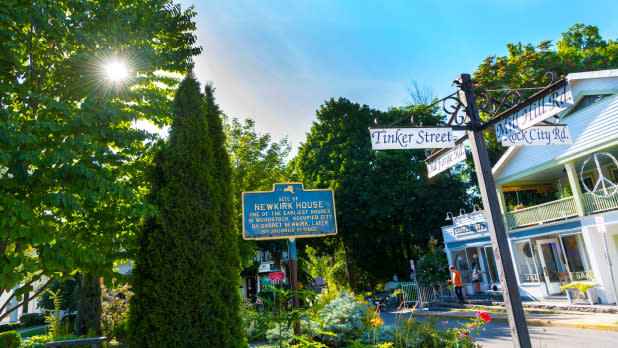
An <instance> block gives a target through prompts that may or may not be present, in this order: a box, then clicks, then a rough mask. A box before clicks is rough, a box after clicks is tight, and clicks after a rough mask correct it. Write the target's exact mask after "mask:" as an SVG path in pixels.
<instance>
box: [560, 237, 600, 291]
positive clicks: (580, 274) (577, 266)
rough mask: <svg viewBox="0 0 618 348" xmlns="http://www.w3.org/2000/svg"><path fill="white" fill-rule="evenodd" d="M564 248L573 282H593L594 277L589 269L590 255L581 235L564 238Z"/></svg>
mask: <svg viewBox="0 0 618 348" xmlns="http://www.w3.org/2000/svg"><path fill="white" fill-rule="evenodd" d="M562 246H563V248H564V253H565V255H566V259H567V262H568V265H569V271H570V273H571V279H573V281H578V280H592V279H593V275H592V272H590V271H589V268H588V255H587V254H586V248H585V247H584V240H583V238H582V235H581V233H577V234H572V235H569V236H563V237H562Z"/></svg>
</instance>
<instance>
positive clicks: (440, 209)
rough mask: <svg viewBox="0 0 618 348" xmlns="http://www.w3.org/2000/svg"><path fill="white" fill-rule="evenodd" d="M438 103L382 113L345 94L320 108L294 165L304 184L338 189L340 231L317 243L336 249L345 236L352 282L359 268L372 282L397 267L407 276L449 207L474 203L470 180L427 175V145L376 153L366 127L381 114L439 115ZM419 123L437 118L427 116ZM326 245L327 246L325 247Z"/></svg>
mask: <svg viewBox="0 0 618 348" xmlns="http://www.w3.org/2000/svg"><path fill="white" fill-rule="evenodd" d="M436 112H437V109H429V108H427V107H426V106H423V105H421V106H410V107H406V108H399V109H391V110H389V111H388V112H386V113H384V112H380V111H377V110H373V109H370V108H369V107H367V106H360V105H359V104H355V103H351V102H350V101H348V100H346V99H339V100H336V101H335V100H333V99H331V100H330V101H327V102H326V103H325V104H324V105H323V106H322V107H321V108H320V110H318V111H317V117H318V122H317V123H314V125H313V127H312V129H311V133H310V134H309V135H308V137H307V142H306V143H305V144H303V145H302V146H301V148H300V149H299V152H298V157H297V158H296V160H295V165H296V168H297V170H298V175H299V176H300V177H301V178H302V180H303V182H305V183H306V184H307V185H311V186H312V187H315V188H325V187H329V188H331V189H333V190H334V192H335V204H336V208H337V209H336V211H337V224H338V232H339V234H338V236H337V238H324V239H330V241H324V242H325V243H326V244H330V247H331V248H330V249H325V246H324V245H323V244H325V243H324V242H321V241H316V242H314V243H313V244H314V245H315V246H316V247H318V248H320V249H321V250H322V251H324V250H328V252H331V253H332V251H333V250H336V249H337V247H338V242H337V240H340V242H341V245H342V247H343V250H344V257H345V260H346V264H347V273H348V277H349V280H350V286H352V288H356V289H357V288H358V286H357V284H355V280H356V279H355V278H356V276H357V273H358V272H357V271H358V270H362V271H365V273H366V274H369V275H370V277H371V278H370V279H369V281H370V282H374V281H385V280H388V279H390V278H391V277H392V276H393V274H395V273H397V274H398V275H399V277H404V276H407V275H408V274H409V261H408V260H410V259H413V258H416V257H417V256H418V252H419V250H420V249H421V248H424V247H425V246H426V244H427V240H428V239H429V237H430V236H431V235H433V236H434V237H436V238H440V237H441V234H440V226H441V224H442V222H443V219H444V213H445V212H446V211H448V210H452V209H454V208H453V207H458V206H462V205H465V204H469V203H468V202H469V197H468V195H467V192H466V183H465V182H462V180H461V179H460V178H459V177H458V176H457V175H453V174H450V173H448V172H447V173H443V174H441V175H440V176H438V177H435V178H432V179H431V180H428V179H427V170H426V165H425V163H424V162H423V161H424V159H425V155H424V150H422V149H419V150H391V151H372V150H371V142H370V138H369V134H368V132H367V127H368V126H370V125H372V124H373V121H374V119H376V118H378V119H379V120H380V121H381V122H384V123H385V124H387V123H391V122H393V121H396V120H398V119H401V118H405V119H408V118H409V116H410V115H411V114H426V115H434V116H435V114H436ZM415 120H416V121H417V122H422V123H423V124H424V125H432V124H435V122H436V121H435V120H434V119H432V118H430V117H426V116H417V117H416V118H415ZM327 246H328V245H327Z"/></svg>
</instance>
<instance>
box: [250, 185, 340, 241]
mask: <svg viewBox="0 0 618 348" xmlns="http://www.w3.org/2000/svg"><path fill="white" fill-rule="evenodd" d="M242 210H243V224H242V228H243V238H244V239H259V240H261V239H289V238H300V237H320V236H327V235H335V234H337V221H336V220H335V198H334V196H333V191H332V190H306V191H305V190H304V188H303V184H301V183H284V184H274V185H273V191H272V192H243V194H242Z"/></svg>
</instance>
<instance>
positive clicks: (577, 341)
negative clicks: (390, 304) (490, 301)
mask: <svg viewBox="0 0 618 348" xmlns="http://www.w3.org/2000/svg"><path fill="white" fill-rule="evenodd" d="M382 317H383V319H384V321H385V323H386V324H387V325H388V324H392V323H393V322H394V320H395V315H394V314H390V313H382ZM405 318H407V316H406V317H405ZM417 318H418V319H419V320H425V319H426V317H417ZM438 320H439V321H443V320H445V321H448V324H447V325H446V326H447V327H448V328H452V327H461V325H459V324H458V322H466V320H458V319H455V320H453V319H452V318H438ZM440 326H441V325H440ZM528 330H529V332H530V340H531V341H532V347H533V348H565V347H568V348H577V347H586V348H616V347H618V332H616V331H606V330H595V329H580V328H571V327H558V326H530V325H529V326H528ZM479 333H480V334H481V335H480V337H475V338H476V340H477V342H478V343H479V344H481V345H482V346H483V347H485V348H513V341H512V340H511V332H510V330H509V324H508V323H507V322H499V321H492V322H490V323H487V324H486V325H485V330H481V331H480V332H479ZM473 337H474V336H473Z"/></svg>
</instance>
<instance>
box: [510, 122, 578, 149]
mask: <svg viewBox="0 0 618 348" xmlns="http://www.w3.org/2000/svg"><path fill="white" fill-rule="evenodd" d="M569 144H573V139H572V138H571V133H570V132H569V127H568V126H567V125H556V126H534V127H530V128H528V129H526V130H523V131H521V132H519V133H517V134H515V135H511V136H510V137H506V138H503V139H502V146H541V145H569Z"/></svg>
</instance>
